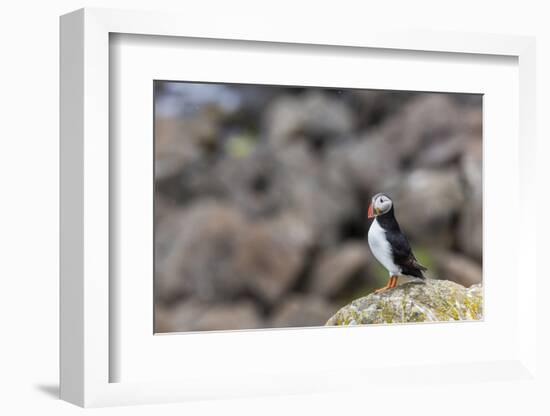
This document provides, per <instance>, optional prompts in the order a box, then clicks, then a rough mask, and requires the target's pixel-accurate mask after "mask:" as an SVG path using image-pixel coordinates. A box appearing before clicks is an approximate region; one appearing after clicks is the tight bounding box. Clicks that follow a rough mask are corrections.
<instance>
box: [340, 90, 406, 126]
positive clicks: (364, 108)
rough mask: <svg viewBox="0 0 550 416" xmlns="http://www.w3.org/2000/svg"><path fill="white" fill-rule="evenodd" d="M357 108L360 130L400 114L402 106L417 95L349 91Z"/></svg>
mask: <svg viewBox="0 0 550 416" xmlns="http://www.w3.org/2000/svg"><path fill="white" fill-rule="evenodd" d="M349 92H350V94H351V95H352V96H353V99H354V103H355V107H356V111H357V114H356V118H357V121H358V122H359V127H360V128H365V127H370V126H373V125H376V124H379V123H381V122H384V121H385V120H386V119H387V118H388V117H391V116H393V115H394V114H395V113H396V112H399V111H400V110H401V108H402V106H403V105H404V104H405V103H406V102H407V101H408V100H410V99H411V98H414V97H415V95H416V93H414V92H410V91H387V90H386V91H384V90H362V89H361V90H359V89H353V90H349Z"/></svg>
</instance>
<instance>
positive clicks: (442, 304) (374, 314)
mask: <svg viewBox="0 0 550 416" xmlns="http://www.w3.org/2000/svg"><path fill="white" fill-rule="evenodd" d="M480 319H483V288H482V286H481V285H479V284H477V285H472V286H470V287H469V288H466V287H464V286H461V285H459V284H457V283H454V282H451V281H449V280H435V279H426V280H425V281H412V282H408V283H405V284H403V285H400V286H397V287H396V288H394V289H390V290H387V291H385V292H380V293H371V294H370V295H368V296H365V297H362V298H359V299H356V300H354V301H352V302H351V303H350V304H348V305H346V306H344V307H343V308H341V309H340V310H339V311H338V312H336V314H335V315H334V316H332V317H331V318H330V319H329V320H328V321H327V323H326V324H325V325H326V326H334V325H364V324H390V323H408V322H440V321H463V320H480Z"/></svg>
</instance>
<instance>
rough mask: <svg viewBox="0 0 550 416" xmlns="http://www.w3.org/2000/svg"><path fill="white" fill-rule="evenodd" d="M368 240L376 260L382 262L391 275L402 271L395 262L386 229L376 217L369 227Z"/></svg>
mask: <svg viewBox="0 0 550 416" xmlns="http://www.w3.org/2000/svg"><path fill="white" fill-rule="evenodd" d="M368 242H369V247H370V250H371V251H372V254H373V255H374V257H376V260H378V261H379V262H380V263H382V265H383V266H384V267H385V268H386V269H387V270H388V272H389V273H390V275H397V274H399V273H401V268H400V267H399V266H397V265H396V264H395V263H394V262H393V256H392V251H391V245H390V243H389V242H388V240H387V238H386V231H384V229H383V228H382V227H381V226H380V224H378V221H377V220H376V218H375V219H374V221H373V222H372V224H371V226H370V228H369V234H368Z"/></svg>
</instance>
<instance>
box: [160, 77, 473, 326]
mask: <svg viewBox="0 0 550 416" xmlns="http://www.w3.org/2000/svg"><path fill="white" fill-rule="evenodd" d="M481 138H482V106H481V96H480V95H470V94H440V93H417V92H398V91H376V90H339V89H324V88H302V87H278V86H254V85H230V84H205V83H204V84H203V83H201V84H198V83H184V82H165V81H156V82H155V331H156V332H172V331H195V330H223V329H249V328H270V327H291V326H316V325H323V324H324V323H325V322H326V321H327V320H328V319H329V318H330V317H331V316H332V315H334V313H335V312H336V311H337V310H338V309H339V308H341V307H342V306H344V305H346V304H347V303H349V302H350V301H351V300H353V299H355V298H358V297H361V296H365V295H366V294H368V293H369V292H370V291H372V290H373V289H374V288H377V287H381V286H383V285H384V284H385V283H386V281H387V278H388V276H387V272H386V271H385V270H384V269H382V268H381V267H380V266H379V265H378V264H377V262H376V260H375V259H374V258H373V257H372V256H371V254H370V251H369V249H368V246H367V243H366V232H367V230H368V226H369V223H368V221H367V218H366V209H367V206H368V202H369V200H370V197H371V196H372V195H373V194H375V193H377V192H386V193H388V194H389V195H390V196H391V197H392V198H393V200H394V202H395V205H396V215H397V218H398V220H399V222H400V224H401V226H402V228H403V230H404V232H405V233H406V234H407V236H408V237H409V239H410V241H411V244H412V246H413V249H414V251H415V253H416V255H417V257H418V258H419V260H420V261H421V262H422V263H423V264H425V265H426V266H427V267H429V273H428V275H429V276H431V277H434V278H439V279H447V280H452V281H455V282H457V283H460V284H462V285H464V286H467V287H468V286H471V285H472V284H476V283H479V282H481V275H482V273H481V263H482V177H481V175H482V140H481Z"/></svg>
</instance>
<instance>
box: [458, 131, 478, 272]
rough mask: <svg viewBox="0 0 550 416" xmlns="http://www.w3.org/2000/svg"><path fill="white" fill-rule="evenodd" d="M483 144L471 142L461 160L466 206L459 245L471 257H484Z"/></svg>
mask: <svg viewBox="0 0 550 416" xmlns="http://www.w3.org/2000/svg"><path fill="white" fill-rule="evenodd" d="M481 161H482V143H481V141H471V142H470V143H469V146H468V147H467V148H466V150H465V152H464V155H463V156H462V160H461V168H462V177H463V180H464V182H465V184H466V186H465V188H466V189H465V204H464V205H463V207H462V209H461V211H460V218H459V224H458V233H457V234H458V245H459V247H460V249H461V250H462V251H463V252H464V253H466V254H468V255H469V256H471V257H473V258H475V259H476V260H478V261H481V259H482V256H483V181H482V163H481Z"/></svg>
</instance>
